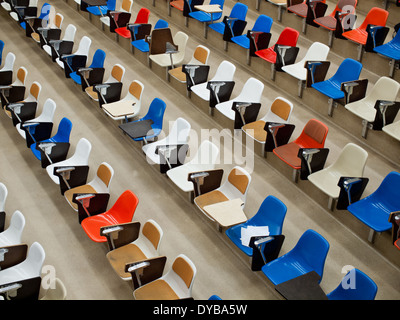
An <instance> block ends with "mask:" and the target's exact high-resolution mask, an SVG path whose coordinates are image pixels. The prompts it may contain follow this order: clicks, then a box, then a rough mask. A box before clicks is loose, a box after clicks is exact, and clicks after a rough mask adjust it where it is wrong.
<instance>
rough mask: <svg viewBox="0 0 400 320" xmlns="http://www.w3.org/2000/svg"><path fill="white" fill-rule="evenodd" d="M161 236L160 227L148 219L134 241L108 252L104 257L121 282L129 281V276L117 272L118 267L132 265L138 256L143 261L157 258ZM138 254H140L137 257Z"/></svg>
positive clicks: (121, 271)
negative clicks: (142, 257) (125, 264)
mask: <svg viewBox="0 0 400 320" xmlns="http://www.w3.org/2000/svg"><path fill="white" fill-rule="evenodd" d="M163 235H164V232H163V230H162V229H161V227H160V225H159V224H158V223H157V222H155V221H154V220H153V219H149V220H147V221H146V222H145V223H144V225H143V227H142V228H141V229H140V231H139V236H138V238H137V239H136V240H134V241H132V242H131V243H129V244H127V245H125V246H122V247H119V248H116V249H114V250H112V251H110V252H108V253H107V255H106V257H107V259H108V261H109V262H110V264H111V265H112V266H113V268H114V270H115V271H116V272H117V274H118V275H119V276H120V277H121V279H122V280H124V281H128V280H131V279H132V276H131V274H130V273H127V272H124V271H125V270H119V267H118V266H122V265H124V263H122V262H125V263H133V262H135V259H137V257H138V256H144V259H150V258H154V257H158V256H159V255H160V244H161V240H162V238H163ZM138 252H140V254H139V255H138ZM131 254H132V255H131ZM121 260H122V261H121ZM140 260H143V259H140ZM113 262H115V263H113Z"/></svg>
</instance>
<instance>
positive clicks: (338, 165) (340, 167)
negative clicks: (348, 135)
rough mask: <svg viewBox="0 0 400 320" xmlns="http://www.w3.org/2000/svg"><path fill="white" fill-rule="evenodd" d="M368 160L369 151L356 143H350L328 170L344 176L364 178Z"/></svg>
mask: <svg viewBox="0 0 400 320" xmlns="http://www.w3.org/2000/svg"><path fill="white" fill-rule="evenodd" d="M367 158H368V152H367V151H365V150H364V149H363V148H361V147H359V146H358V145H356V144H354V143H348V144H346V145H345V146H344V148H343V149H342V151H341V152H340V154H339V157H338V158H337V159H336V161H335V162H334V163H332V164H331V165H330V166H329V167H328V168H329V169H328V168H327V169H328V170H335V171H338V172H340V173H341V175H342V176H350V177H362V176H363V173H364V168H365V164H366V162H367Z"/></svg>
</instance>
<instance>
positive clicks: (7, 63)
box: [0, 52, 15, 72]
mask: <svg viewBox="0 0 400 320" xmlns="http://www.w3.org/2000/svg"><path fill="white" fill-rule="evenodd" d="M14 63H15V54H14V53H12V52H9V53H7V55H6V58H5V59H4V65H3V68H1V69H0V72H2V71H13V69H14Z"/></svg>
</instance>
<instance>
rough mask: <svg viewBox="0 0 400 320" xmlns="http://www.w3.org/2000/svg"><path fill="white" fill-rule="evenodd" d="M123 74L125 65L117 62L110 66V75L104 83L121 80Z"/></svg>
mask: <svg viewBox="0 0 400 320" xmlns="http://www.w3.org/2000/svg"><path fill="white" fill-rule="evenodd" d="M124 75H125V67H123V66H122V65H120V64H118V63H117V64H116V65H114V66H113V67H112V69H111V74H110V77H109V79H108V80H107V81H106V83H109V82H122V80H123V79H124Z"/></svg>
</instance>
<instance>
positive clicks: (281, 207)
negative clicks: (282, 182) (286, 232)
mask: <svg viewBox="0 0 400 320" xmlns="http://www.w3.org/2000/svg"><path fill="white" fill-rule="evenodd" d="M286 211H287V207H286V205H285V204H284V203H283V202H282V201H281V200H279V199H278V198H276V197H274V196H271V195H270V196H268V197H266V198H265V199H264V201H263V202H262V203H261V206H260V208H259V209H258V211H257V213H256V214H255V215H254V216H253V217H252V218H250V219H249V220H247V221H246V222H244V223H241V224H238V225H235V226H233V227H231V228H229V229H227V230H226V231H225V234H226V235H227V236H228V238H229V239H230V240H231V241H232V242H233V244H235V245H236V246H237V247H238V248H239V249H240V250H242V251H243V252H244V253H245V254H246V255H248V256H252V255H253V248H250V247H247V246H244V245H243V244H242V241H241V239H240V238H241V229H242V227H243V228H245V227H247V226H268V229H269V234H270V235H274V236H277V235H280V234H282V226H283V221H284V219H285V216H286Z"/></svg>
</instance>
